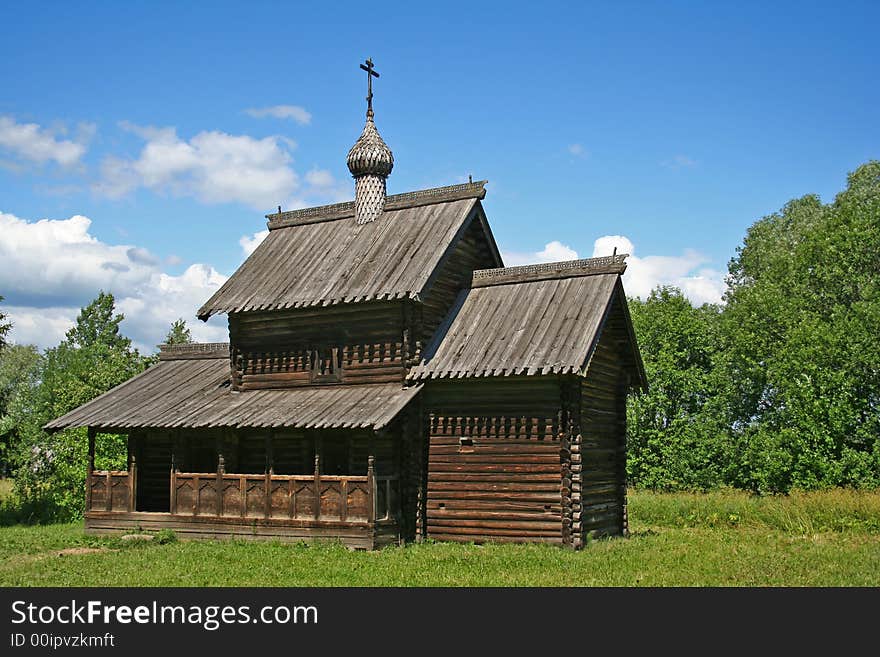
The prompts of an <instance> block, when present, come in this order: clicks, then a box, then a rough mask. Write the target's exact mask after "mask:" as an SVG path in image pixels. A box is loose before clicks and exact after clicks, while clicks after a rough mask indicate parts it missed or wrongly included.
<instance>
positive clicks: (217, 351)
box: [158, 342, 229, 360]
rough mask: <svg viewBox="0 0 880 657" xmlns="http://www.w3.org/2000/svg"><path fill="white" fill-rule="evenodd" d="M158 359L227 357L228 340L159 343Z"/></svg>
mask: <svg viewBox="0 0 880 657" xmlns="http://www.w3.org/2000/svg"><path fill="white" fill-rule="evenodd" d="M158 346H159V360H197V359H201V358H229V343H228V342H188V343H185V344H160V345H158Z"/></svg>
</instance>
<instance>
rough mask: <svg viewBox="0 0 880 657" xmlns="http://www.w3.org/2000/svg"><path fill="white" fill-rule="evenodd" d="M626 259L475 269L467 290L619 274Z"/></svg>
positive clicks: (623, 255) (620, 256)
mask: <svg viewBox="0 0 880 657" xmlns="http://www.w3.org/2000/svg"><path fill="white" fill-rule="evenodd" d="M627 257H629V254H628V253H615V254H614V255H610V256H601V257H598V258H583V259H581V260H562V261H559V262H542V263H539V264H534V265H520V266H517V267H498V268H496V269H476V270H474V273H473V277H472V278H471V287H472V288H475V287H486V286H489V285H506V284H511V283H527V282H530V281H541V280H547V279H553V278H571V277H575V276H594V275H596V274H622V273H623V272H624V271H626V258H627Z"/></svg>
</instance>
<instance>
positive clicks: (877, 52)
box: [0, 2, 880, 348]
mask: <svg viewBox="0 0 880 657" xmlns="http://www.w3.org/2000/svg"><path fill="white" fill-rule="evenodd" d="M878 19H880V5H878V4H877V3H839V2H835V3H825V4H812V3H806V2H793V3H784V2H775V3H758V2H754V3H752V2H742V3H730V4H727V5H722V4H720V3H659V2H657V3H600V4H597V3H571V4H564V3H563V4H555V3H549V2H544V3H529V4H514V3H496V4H492V3H477V4H471V3H461V4H454V3H443V4H440V3H432V4H431V5H429V6H418V5H416V4H414V3H407V4H399V5H394V4H388V3H384V4H383V3H371V4H364V3H351V4H350V5H347V6H346V5H344V4H342V3H334V4H333V5H332V9H330V5H319V4H317V3H310V4H304V5H298V4H293V3H285V4H276V3H260V2H248V3H210V4H208V3H204V4H202V3H191V4H189V5H187V6H185V7H181V6H179V5H178V4H176V3H167V4H163V3H152V4H151V5H150V6H140V5H138V6H135V5H134V3H129V4H127V5H122V3H41V4H37V3H33V4H31V5H28V6H26V7H25V6H21V7H18V6H17V7H12V6H11V5H10V4H7V5H5V6H4V7H3V8H2V9H0V21H2V22H3V23H4V24H5V25H7V26H11V28H12V29H6V30H4V38H3V39H2V40H0V79H2V80H3V84H2V86H0V213H3V214H2V215H0V221H2V223H0V231H2V233H5V235H0V257H2V258H3V260H4V261H5V264H4V265H3V266H2V269H0V294H2V295H4V296H5V297H6V301H5V302H4V307H5V308H6V310H7V311H8V312H9V314H10V316H11V317H12V319H13V321H14V322H15V323H16V328H15V329H14V333H13V338H14V339H15V340H17V341H20V342H29V341H30V342H37V343H38V344H40V345H41V346H50V345H51V344H54V343H55V342H57V340H58V339H59V338H60V336H61V335H63V332H64V330H65V327H66V326H69V324H70V322H71V321H72V319H73V317H75V314H76V310H77V309H78V307H79V306H81V305H83V304H84V303H85V302H87V301H88V300H89V299H90V298H92V297H94V296H95V295H96V294H97V291H98V289H100V288H102V287H103V288H105V289H110V290H111V291H113V292H114V293H115V294H116V295H117V299H118V300H119V301H120V307H121V310H123V312H125V314H126V316H127V319H126V325H125V326H126V330H127V331H128V332H129V334H131V335H132V336H133V337H134V338H135V340H136V342H137V343H138V344H139V345H141V346H142V347H143V348H149V346H150V345H152V344H155V343H156V342H158V341H159V340H161V339H162V337H163V335H164V333H163V329H164V328H166V325H167V324H169V323H170V321H171V320H173V319H174V318H175V317H176V316H178V315H181V316H184V317H185V318H186V319H188V321H189V323H190V324H191V325H193V327H194V328H196V327H198V331H197V336H198V337H199V338H201V339H223V327H224V325H225V324H224V321H225V320H223V319H221V320H219V321H214V322H212V324H211V325H209V326H201V325H200V324H201V323H198V324H197V323H196V320H195V319H194V317H193V315H194V311H195V309H196V307H197V306H198V305H199V304H200V303H201V302H202V301H204V300H205V299H206V298H207V297H208V296H209V295H210V293H211V290H212V289H213V288H214V287H215V286H216V285H218V284H219V283H220V282H222V280H223V278H224V277H225V276H228V275H229V274H231V273H232V272H233V271H234V270H235V268H236V267H237V266H238V264H240V262H241V261H242V259H243V258H244V257H245V254H246V250H247V248H252V246H253V244H254V243H255V239H258V237H259V236H257V238H254V235H255V234H258V233H259V231H261V230H262V229H263V228H264V227H265V220H264V218H263V215H264V214H265V213H266V212H269V211H271V210H272V209H274V208H275V207H276V206H277V205H279V204H282V205H284V206H285V207H286V208H292V207H295V206H302V205H314V204H321V203H326V202H334V201H338V200H343V199H345V198H348V197H350V196H351V194H352V190H353V186H352V182H351V178H350V176H349V174H348V171H347V169H346V167H345V155H346V153H347V151H348V148H349V147H350V146H351V144H352V143H353V142H354V140H355V139H356V138H357V136H358V134H359V133H360V130H361V128H362V126H363V116H364V95H365V91H366V90H365V79H364V74H363V73H362V72H361V71H360V70H359V68H358V64H359V63H360V62H361V61H363V59H364V58H365V57H368V56H369V57H372V58H373V60H374V61H375V62H376V66H377V69H378V70H379V71H380V73H381V74H382V77H381V78H380V79H379V80H378V81H377V82H376V85H375V88H374V92H375V109H376V122H377V126H378V128H379V130H380V132H381V133H382V135H383V137H384V138H385V140H386V142H387V143H388V144H389V145H390V146H391V148H392V149H393V151H394V155H395V161H396V162H395V168H394V172H393V173H392V175H391V178H390V179H389V182H388V187H389V192H390V193H396V192H402V191H408V190H411V189H420V188H424V187H432V186H438V185H445V184H451V183H455V182H460V181H461V180H464V179H466V178H467V176H468V175H469V174H470V175H473V177H474V179H483V178H486V179H488V180H489V181H490V185H489V188H488V189H489V194H488V196H487V199H486V201H485V203H484V205H485V207H486V211H487V214H488V216H489V220H490V223H491V225H492V227H493V229H494V231H495V235H496V238H497V240H498V242H499V244H500V245H501V248H502V251H503V252H504V253H505V254H506V255H507V260H508V262H509V264H516V263H521V262H527V261H530V260H533V261H537V260H548V259H559V258H564V257H575V256H579V257H589V256H591V255H593V254H594V252H596V253H598V252H601V250H602V248H606V247H607V248H611V246H612V245H618V246H622V247H629V246H630V245H632V248H633V255H634V258H632V259H631V261H630V262H631V266H630V272H628V279H626V281H625V282H626V284H627V286H628V291H630V292H632V293H637V294H643V293H644V292H645V291H646V290H647V289H650V286H652V285H654V284H658V283H675V284H679V285H681V286H682V287H683V288H684V289H685V290H686V291H687V292H688V294H689V295H690V296H691V299H692V300H693V301H694V302H696V303H699V302H701V301H704V300H712V299H715V298H717V296H718V295H719V294H720V291H721V290H723V284H722V277H723V272H724V270H725V269H726V264H727V260H728V259H729V258H730V257H731V256H732V255H733V253H734V251H735V248H736V246H737V245H738V244H739V243H740V242H741V240H742V237H743V235H744V234H745V231H746V229H747V228H748V226H749V225H750V224H751V223H753V222H754V221H755V220H756V219H759V218H760V217H761V216H764V215H766V214H769V213H771V212H773V211H775V210H777V209H778V208H780V207H781V206H782V205H783V204H784V203H785V202H786V201H787V200H789V199H791V198H794V197H797V196H801V195H803V194H806V193H817V194H820V195H821V196H822V198H823V199H824V200H826V201H827V200H830V199H831V198H832V197H833V195H834V194H835V193H836V192H837V191H839V190H840V189H841V188H842V187H843V186H844V185H845V180H846V174H847V172H848V171H851V170H852V169H854V168H855V167H856V166H858V165H859V164H861V163H863V162H865V161H867V160H869V159H872V158H877V157H880V133H878V122H877V107H878V105H880V103H878V101H880V86H878V85H877V83H876V82H877V78H876V74H877V61H880V46H878V45H877V43H878V40H877V38H876V25H877V24H878ZM273 108H274V109H273ZM279 108H287V110H286V111H284V110H282V109H279ZM290 108H296V109H290ZM248 110H256V111H253V112H250V113H248ZM83 217H85V218H87V219H83ZM40 220H46V221H43V222H42V223H38V222H40ZM597 240H599V244H598V247H597V245H596V242H597ZM548 245H549V246H548Z"/></svg>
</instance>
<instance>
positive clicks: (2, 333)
mask: <svg viewBox="0 0 880 657" xmlns="http://www.w3.org/2000/svg"><path fill="white" fill-rule="evenodd" d="M0 301H3V295H0ZM11 328H12V324H10V323H9V322H7V321H6V314H5V313H2V312H0V351H2V350H3V349H4V348H5V347H6V344H7V343H6V336H7V335H8V334H9V331H10V329H11Z"/></svg>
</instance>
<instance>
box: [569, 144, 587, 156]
mask: <svg viewBox="0 0 880 657" xmlns="http://www.w3.org/2000/svg"><path fill="white" fill-rule="evenodd" d="M568 152H569V153H570V154H571V155H574V156H575V157H584V156H585V155H586V154H587V151H586V150H585V149H584V145H583V144H569V145H568Z"/></svg>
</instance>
